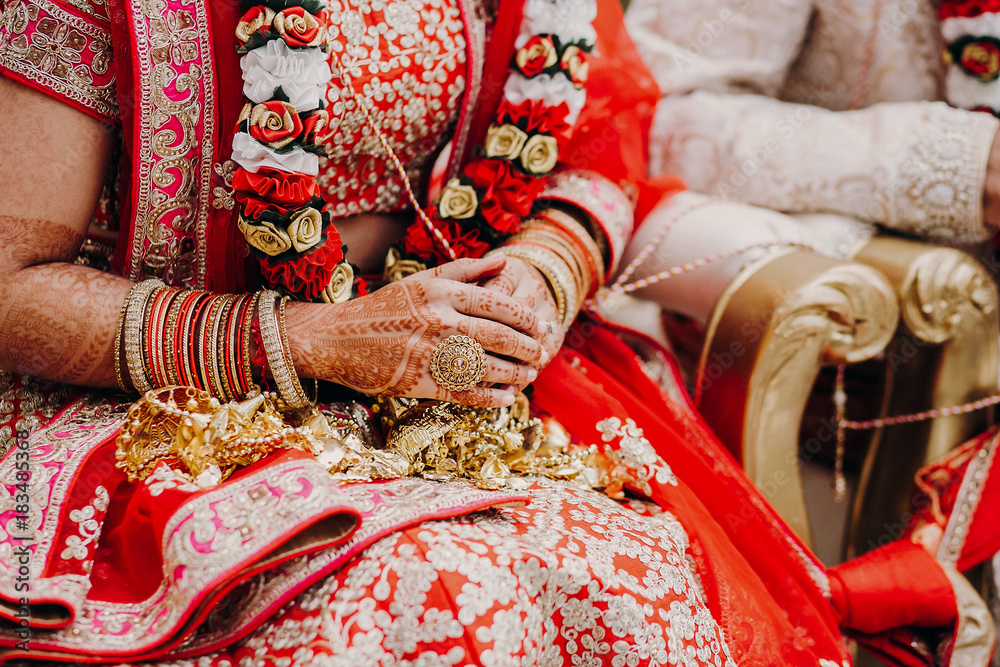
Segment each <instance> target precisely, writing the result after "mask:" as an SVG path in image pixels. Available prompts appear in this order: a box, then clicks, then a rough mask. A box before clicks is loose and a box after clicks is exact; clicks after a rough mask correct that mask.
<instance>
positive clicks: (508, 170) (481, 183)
mask: <svg viewBox="0 0 1000 667" xmlns="http://www.w3.org/2000/svg"><path fill="white" fill-rule="evenodd" d="M465 175H466V176H468V177H469V178H471V179H472V183H473V185H475V187H477V188H480V189H483V190H490V189H491V188H492V190H491V193H492V194H493V195H494V196H496V198H497V199H498V200H499V201H500V205H501V206H503V207H504V208H505V209H507V210H508V211H510V212H511V213H513V214H514V215H517V216H518V217H521V218H523V217H524V216H526V215H528V213H530V212H531V206H532V205H533V204H534V203H535V200H536V199H538V196H539V195H540V194H541V193H542V189H543V188H544V187H545V183H544V182H543V181H542V180H541V179H540V178H535V177H534V176H529V175H528V174H523V173H521V172H519V171H517V170H516V169H513V168H512V167H511V163H510V162H509V161H507V160H474V161H472V162H470V163H469V165H468V166H467V167H466V168H465ZM489 194H490V193H487V195H486V196H489Z"/></svg>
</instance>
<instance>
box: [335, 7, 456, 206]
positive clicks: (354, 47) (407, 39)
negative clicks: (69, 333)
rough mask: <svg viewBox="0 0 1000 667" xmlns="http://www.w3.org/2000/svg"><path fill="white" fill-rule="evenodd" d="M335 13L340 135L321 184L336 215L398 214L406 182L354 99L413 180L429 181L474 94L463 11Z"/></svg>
mask: <svg viewBox="0 0 1000 667" xmlns="http://www.w3.org/2000/svg"><path fill="white" fill-rule="evenodd" d="M329 8H330V12H331V18H330V23H331V25H332V26H333V27H332V29H331V38H332V44H331V49H330V53H331V56H330V57H331V66H332V67H333V71H334V77H333V80H332V81H331V83H330V87H329V89H328V91H327V96H326V97H327V102H328V104H329V107H328V110H329V111H330V125H331V128H332V135H331V139H330V141H329V142H328V144H327V150H328V151H329V159H327V160H324V161H323V162H322V163H321V167H320V174H319V177H318V178H317V182H318V183H319V184H320V187H321V188H322V190H323V194H324V195H325V196H326V198H327V201H329V202H330V206H331V209H330V210H331V213H332V215H333V216H334V217H342V216H347V215H354V214H358V213H371V212H386V211H395V210H399V209H401V208H404V207H405V206H408V203H407V198H406V192H405V190H404V188H403V181H402V179H401V178H400V176H399V174H398V173H397V172H396V170H395V168H394V166H393V165H392V163H391V162H390V161H389V159H388V156H387V155H386V153H385V150H384V149H383V148H382V146H381V144H380V143H379V140H378V137H377V136H376V135H375V133H374V132H373V131H372V129H371V127H369V126H368V124H367V123H366V122H365V119H364V115H363V113H362V111H361V109H359V108H358V106H357V104H356V103H355V100H354V99H353V91H357V92H358V93H360V95H361V97H362V98H363V99H364V100H365V102H366V103H367V104H368V105H369V110H370V111H371V113H372V116H373V118H374V120H375V122H376V124H377V125H378V127H379V129H380V130H381V131H382V133H383V134H384V135H385V137H386V139H387V140H388V142H389V145H390V146H392V149H393V151H394V152H395V153H396V155H397V156H398V157H399V159H400V161H401V162H402V163H403V166H404V167H405V168H406V171H407V172H408V176H409V177H410V179H411V180H412V181H413V182H414V184H417V183H420V180H421V179H420V175H421V174H424V173H426V171H427V168H428V167H429V166H430V164H429V163H430V161H431V160H432V159H433V158H434V155H435V154H436V152H437V150H438V149H439V148H440V147H441V145H442V144H443V140H444V139H445V138H446V137H447V136H448V130H449V129H450V127H451V126H452V124H453V123H454V120H455V117H456V116H457V114H458V107H459V105H460V103H461V99H462V93H463V92H464V90H465V86H466V78H465V70H466V43H465V38H464V36H463V30H462V21H461V16H460V13H459V10H458V7H457V6H456V4H455V3H454V2H453V1H449V0H426V1H425V2H394V3H388V4H386V3H380V2H379V3H372V2H366V1H365V0H338V1H334V2H330V3H329ZM348 83H349V85H350V86H351V89H350V90H349V89H347V88H346V85H347V84H348Z"/></svg>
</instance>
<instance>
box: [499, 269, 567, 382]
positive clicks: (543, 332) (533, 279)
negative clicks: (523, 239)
mask: <svg viewBox="0 0 1000 667" xmlns="http://www.w3.org/2000/svg"><path fill="white" fill-rule="evenodd" d="M483 287H485V288H486V289H490V290H494V291H496V292H498V293H500V294H506V295H509V296H511V297H513V298H514V299H516V300H518V301H520V302H521V303H523V304H524V305H525V306H527V307H528V308H530V309H531V310H532V311H533V312H534V313H535V316H536V318H537V319H538V322H539V325H540V326H539V330H540V337H539V338H538V340H539V342H540V343H541V344H542V347H543V348H544V349H545V352H546V353H547V356H546V360H545V362H543V363H542V364H541V365H540V366H539V367H538V368H539V370H540V369H541V368H542V367H544V365H545V363H548V360H549V359H551V358H552V357H554V356H555V355H556V352H558V351H559V348H560V347H561V346H562V343H563V338H565V336H566V331H565V330H564V329H563V327H562V324H561V323H560V322H559V308H558V307H557V306H556V301H555V298H554V297H553V296H552V289H551V288H550V287H549V283H548V281H546V280H545V276H543V275H542V273H541V272H540V271H539V270H538V269H536V268H535V267H533V266H532V265H531V264H529V263H528V262H526V261H524V260H523V259H520V258H517V257H508V258H507V264H506V266H504V268H503V270H502V271H501V272H500V273H499V274H497V275H496V276H494V277H492V278H490V279H489V280H487V281H485V282H484V283H483Z"/></svg>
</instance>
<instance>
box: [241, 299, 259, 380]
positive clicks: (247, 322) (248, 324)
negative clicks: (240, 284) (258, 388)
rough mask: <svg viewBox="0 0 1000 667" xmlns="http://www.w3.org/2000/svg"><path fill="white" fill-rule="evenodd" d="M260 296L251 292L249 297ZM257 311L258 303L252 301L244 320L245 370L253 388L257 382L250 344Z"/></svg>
mask: <svg viewBox="0 0 1000 667" xmlns="http://www.w3.org/2000/svg"><path fill="white" fill-rule="evenodd" d="M259 296H260V294H259V293H257V294H251V295H249V296H247V298H248V299H252V300H253V301H254V302H256V301H257V300H258V297H259ZM256 312H257V306H256V303H251V304H250V305H248V306H247V312H246V315H245V318H244V320H243V372H244V373H245V374H246V380H247V386H248V387H250V388H251V389H252V388H253V386H254V385H255V382H254V379H253V359H252V358H251V357H250V345H251V343H252V341H251V336H250V332H251V331H252V329H253V317H254V314H255V313H256Z"/></svg>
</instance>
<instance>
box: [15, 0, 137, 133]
mask: <svg viewBox="0 0 1000 667" xmlns="http://www.w3.org/2000/svg"><path fill="white" fill-rule="evenodd" d="M84 4H86V3H84ZM87 9H89V10H90V11H87V13H86V14H77V13H74V12H71V11H69V10H68V9H66V8H64V7H62V6H60V5H59V4H57V3H55V2H51V1H50V0H12V1H11V2H7V3H5V6H4V7H3V9H2V13H0V68H3V69H5V70H7V71H9V72H10V73H12V74H13V75H14V76H15V77H16V78H18V79H21V80H23V81H27V82H30V83H31V84H32V85H33V86H37V87H41V88H42V89H43V90H46V91H48V92H50V93H52V94H54V95H56V96H58V97H62V98H64V99H66V100H68V101H70V102H71V103H72V104H74V105H75V106H78V107H80V108H81V109H83V110H85V111H87V112H88V113H90V114H92V115H94V116H96V117H98V118H100V119H101V120H103V121H104V122H106V123H113V122H115V121H117V119H118V101H117V91H116V88H115V71H114V63H113V62H112V59H111V46H110V35H109V33H108V25H107V14H106V12H103V13H98V12H96V11H94V10H93V9H92V8H91V7H90V6H89V5H87ZM85 11H86V10H85Z"/></svg>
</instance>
